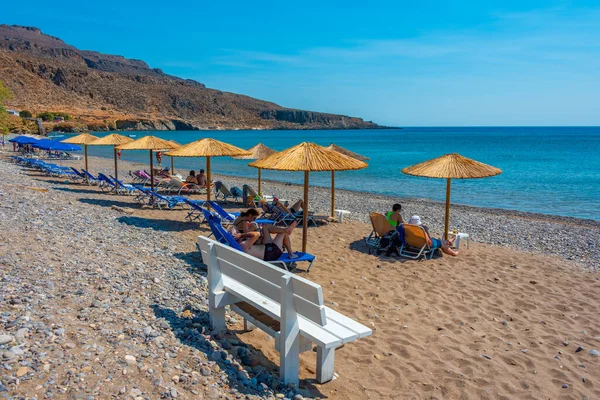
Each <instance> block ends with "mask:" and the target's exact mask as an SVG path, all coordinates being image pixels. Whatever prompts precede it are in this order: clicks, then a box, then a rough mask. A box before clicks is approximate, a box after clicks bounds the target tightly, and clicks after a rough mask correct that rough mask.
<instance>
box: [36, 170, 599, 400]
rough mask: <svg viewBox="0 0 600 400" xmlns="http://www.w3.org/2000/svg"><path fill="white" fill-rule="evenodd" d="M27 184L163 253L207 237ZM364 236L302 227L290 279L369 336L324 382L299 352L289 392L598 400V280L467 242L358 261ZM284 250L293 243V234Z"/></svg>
mask: <svg viewBox="0 0 600 400" xmlns="http://www.w3.org/2000/svg"><path fill="white" fill-rule="evenodd" d="M105 162H106V168H110V165H111V164H110V163H111V161H110V160H106V161H105ZM36 179H39V180H46V181H53V182H54V183H55V185H54V186H55V187H56V188H57V189H61V190H69V191H71V192H72V196H73V199H74V200H80V199H92V200H93V199H96V200H97V201H92V200H86V201H87V202H88V204H90V207H89V208H90V212H93V210H94V208H96V207H110V206H111V203H112V202H114V203H115V204H118V205H120V206H130V207H131V208H132V209H133V210H134V211H133V215H131V216H130V218H128V221H130V223H132V224H136V223H139V221H142V220H143V221H145V223H150V225H151V226H153V227H154V229H156V230H161V231H169V232H171V233H172V234H173V235H178V236H179V237H181V238H183V239H185V240H184V243H186V245H185V248H183V249H173V252H175V251H184V252H189V253H192V252H195V247H194V246H195V241H196V237H197V236H198V235H207V234H208V233H209V231H208V229H207V227H205V226H199V225H198V224H197V223H188V222H184V218H183V217H184V216H185V211H157V210H152V209H148V208H141V207H140V206H139V205H137V204H136V203H133V200H132V198H131V197H126V196H114V195H108V194H103V193H100V192H99V190H97V189H96V188H89V187H86V186H81V185H76V184H70V185H66V184H63V183H60V182H57V179H56V178H41V177H39V178H38V177H36ZM130 203H131V204H130ZM381 211H385V210H381ZM124 223H127V222H124ZM370 230H371V229H370V226H369V225H367V224H365V223H362V222H357V221H348V222H347V223H343V224H337V223H332V224H330V225H328V226H323V227H319V228H312V229H310V230H309V235H308V250H309V252H311V253H312V254H314V255H316V256H317V260H316V262H315V264H314V266H313V268H312V270H311V272H310V274H306V273H304V272H299V274H300V275H301V276H304V277H306V278H308V279H310V280H312V281H314V282H317V283H319V284H320V285H322V287H323V290H324V298H325V300H326V303H327V305H328V306H329V307H332V308H335V309H337V310H338V311H340V312H342V313H343V314H345V315H347V316H349V317H352V318H355V319H356V320H358V321H360V322H361V323H363V324H365V325H367V326H370V327H372V329H373V335H372V336H370V337H368V338H365V339H362V340H359V341H357V342H354V343H351V344H348V345H346V346H344V347H343V348H342V349H339V350H338V351H336V364H335V372H336V373H337V374H339V377H338V378H337V379H336V380H334V381H332V382H330V383H327V384H324V385H318V384H316V383H313V382H312V381H311V379H313V378H314V372H315V371H314V365H315V355H314V354H311V353H304V354H302V356H301V379H302V380H303V381H302V383H301V387H306V388H307V389H309V390H311V393H312V396H314V397H321V398H332V399H363V398H373V399H388V398H398V399H421V398H428V399H430V398H432V399H459V398H460V399H517V398H518V399H557V398H564V399H584V398H589V399H597V398H600V381H599V379H600V357H598V356H593V355H591V354H590V350H600V318H599V317H598V310H599V309H600V295H599V293H600V275H599V274H598V273H595V272H589V271H584V270H583V269H582V268H581V267H580V266H579V265H577V264H575V263H573V262H569V261H565V260H563V259H561V258H559V257H556V256H545V255H540V254H531V253H525V252H520V251H517V250H513V249H508V248H503V247H497V246H492V245H486V244H482V243H475V242H471V244H470V248H469V249H466V248H465V247H464V245H463V246H461V250H462V252H461V254H460V256H459V257H449V256H445V257H442V258H435V259H433V260H428V261H413V260H404V259H397V258H388V257H383V256H376V255H370V254H368V252H367V249H366V247H365V245H364V242H363V239H362V238H363V237H364V236H366V235H367V234H368V233H369V232H370ZM293 243H294V244H296V247H298V246H299V244H300V243H301V231H300V230H299V229H298V230H297V231H295V232H294V234H293ZM195 257H196V256H194V258H193V259H194V260H197V262H198V264H199V263H200V258H199V256H198V257H197V258H195ZM231 329H232V330H240V329H241V323H240V322H238V323H237V324H236V325H234V326H231ZM236 334H237V336H239V338H240V339H241V340H242V341H243V342H245V343H248V344H249V345H250V348H251V349H252V348H254V349H256V350H259V351H260V352H262V353H263V354H264V355H265V356H266V357H267V358H268V360H270V363H269V362H268V361H266V360H264V361H263V362H264V363H265V364H266V365H272V364H274V365H278V354H277V352H276V351H275V350H274V348H273V342H272V339H271V338H270V337H269V336H267V335H266V334H264V333H262V332H260V331H258V330H257V331H253V332H249V333H242V332H236ZM580 346H581V347H582V348H583V349H582V351H579V352H577V349H578V347H580Z"/></svg>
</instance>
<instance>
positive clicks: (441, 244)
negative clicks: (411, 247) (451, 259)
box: [408, 215, 459, 256]
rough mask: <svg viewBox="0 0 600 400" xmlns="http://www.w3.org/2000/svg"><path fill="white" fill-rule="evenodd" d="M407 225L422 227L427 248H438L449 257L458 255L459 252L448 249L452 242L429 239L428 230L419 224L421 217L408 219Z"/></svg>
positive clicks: (415, 216) (414, 216) (416, 216)
mask: <svg viewBox="0 0 600 400" xmlns="http://www.w3.org/2000/svg"><path fill="white" fill-rule="evenodd" d="M408 223H409V225H419V226H421V227H423V230H424V231H425V238H426V239H427V245H428V246H429V247H432V248H440V249H442V252H443V253H446V254H448V255H450V256H457V255H458V253H459V251H458V250H454V249H452V248H451V247H450V246H452V244H453V242H452V241H450V240H442V239H436V238H432V237H430V236H429V228H427V227H426V226H425V225H423V224H422V223H421V217H419V216H418V215H413V216H412V217H410V219H409V220H408Z"/></svg>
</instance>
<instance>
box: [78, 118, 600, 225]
mask: <svg viewBox="0 0 600 400" xmlns="http://www.w3.org/2000/svg"><path fill="white" fill-rule="evenodd" d="M123 134H125V135H136V136H137V138H140V137H142V136H144V135H156V136H158V137H161V138H164V139H172V140H175V141H177V142H179V143H182V144H185V143H189V142H192V141H194V140H198V139H200V138H203V137H211V138H214V139H218V140H222V141H225V142H227V143H231V144H234V145H236V146H239V147H242V148H249V147H252V146H254V145H255V144H256V143H258V142H262V143H264V144H265V145H267V146H269V147H271V148H273V149H275V150H283V149H286V148H288V147H290V146H293V145H296V144H298V143H300V142H303V141H310V142H315V143H318V144H321V145H324V146H327V145H329V144H330V143H336V144H337V145H339V146H342V147H345V148H347V149H349V150H352V151H354V152H357V153H359V154H363V155H365V156H367V157H369V158H370V161H368V163H369V167H368V168H366V169H364V170H360V171H348V172H338V173H336V187H337V188H343V189H348V190H356V191H363V192H371V193H379V194H384V195H390V196H399V197H412V198H426V199H433V200H439V201H443V200H444V198H445V185H446V182H445V181H444V180H442V179H428V178H416V177H413V176H408V175H404V174H403V173H402V172H401V171H400V170H401V169H402V168H404V167H406V166H410V165H413V164H416V163H419V162H422V161H425V160H428V159H431V158H434V157H438V156H441V155H443V154H446V153H453V152H456V153H459V154H461V155H463V156H465V157H469V158H473V159H475V160H477V161H481V162H483V163H486V164H490V165H493V166H495V167H498V168H500V169H502V171H503V172H502V174H501V175H498V176H495V177H491V178H485V179H468V180H453V182H452V203H453V204H466V205H472V206H478V207H494V208H504V209H510V210H519V211H527V212H537V213H544V214H553V215H563V216H570V217H578V218H590V219H594V220H600V128H596V127H523V128H521V127H508V128H501V127H494V128H483V127H482V128H404V129H386V130H351V131H327V130H326V131H166V132H165V131H138V132H124V133H123ZM97 135H98V136H102V135H103V134H102V133H100V134H97ZM88 152H89V154H90V155H96V156H103V157H110V158H112V148H111V147H94V146H90V147H89V148H88ZM122 154H123V159H125V160H131V161H139V162H145V163H147V162H148V152H147V151H123V152H122ZM247 164H248V161H244V160H234V159H231V158H229V157H219V158H213V159H212V160H211V166H212V171H213V173H219V174H225V175H236V176H247V177H248V178H249V180H248V181H249V182H250V183H253V184H255V182H256V169H254V168H250V167H248V166H247ZM163 165H167V166H169V165H170V160H169V158H168V157H164V159H163ZM204 165H205V160H204V159H203V158H176V159H175V169H176V170H177V171H178V172H180V173H182V175H184V173H187V171H188V170H190V169H195V170H198V169H200V168H204ZM92 171H93V168H92ZM263 177H264V179H270V180H278V181H284V182H293V183H301V182H302V179H303V174H302V173H292V172H277V171H264V173H263ZM310 178H311V184H312V185H319V186H325V187H329V185H330V179H331V178H330V173H311V176H310Z"/></svg>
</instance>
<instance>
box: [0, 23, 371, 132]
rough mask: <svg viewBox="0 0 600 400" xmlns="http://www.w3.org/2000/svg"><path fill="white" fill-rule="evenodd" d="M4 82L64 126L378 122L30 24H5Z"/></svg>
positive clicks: (1, 40)
mask: <svg viewBox="0 0 600 400" xmlns="http://www.w3.org/2000/svg"><path fill="white" fill-rule="evenodd" d="M0 80H2V81H4V83H5V85H6V86H7V87H8V88H10V90H11V91H12V92H13V94H14V96H13V98H12V99H11V100H9V102H8V104H7V105H8V106H9V108H15V109H18V110H23V109H27V110H29V111H32V112H33V113H34V114H37V113H39V112H43V111H51V112H52V111H54V112H66V113H68V114H70V115H72V116H73V120H72V121H70V122H68V123H63V124H62V127H63V128H64V129H74V130H79V129H92V130H109V129H110V130H112V129H132V130H140V129H159V130H182V129H361V128H378V126H377V125H376V124H374V123H372V122H367V121H363V120H362V119H360V118H354V117H347V116H343V115H335V114H325V113H318V112H312V111H303V110H294V109H289V108H284V107H281V106H279V105H277V104H274V103H271V102H267V101H263V100H258V99H254V98H251V97H248V96H243V95H239V94H235V93H227V92H222V91H219V90H215V89H209V88H206V86H205V85H203V84H202V83H199V82H196V81H193V80H190V79H181V78H178V77H175V76H171V75H168V74H165V73H164V72H163V71H161V70H160V69H158V68H150V67H149V66H148V65H147V64H146V63H145V62H144V61H140V60H131V59H127V58H124V57H122V56H117V55H107V54H101V53H98V52H95V51H83V50H78V49H77V48H75V47H73V46H71V45H68V44H66V43H64V42H63V41H62V40H60V39H58V38H55V37H53V36H49V35H46V34H44V33H42V32H41V31H40V30H39V29H37V28H32V27H23V26H15V25H12V26H10V25H0ZM50 128H52V127H50Z"/></svg>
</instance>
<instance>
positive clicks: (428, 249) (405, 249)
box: [398, 224, 442, 259]
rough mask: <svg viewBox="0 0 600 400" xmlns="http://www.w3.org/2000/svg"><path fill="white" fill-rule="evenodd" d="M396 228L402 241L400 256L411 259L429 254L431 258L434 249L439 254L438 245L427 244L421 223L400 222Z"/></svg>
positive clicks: (425, 256) (440, 250) (425, 257)
mask: <svg viewBox="0 0 600 400" xmlns="http://www.w3.org/2000/svg"><path fill="white" fill-rule="evenodd" d="M398 230H399V231H400V239H401V241H402V246H401V247H400V256H402V257H407V258H412V259H417V258H419V257H423V258H424V259H427V258H428V257H427V256H429V258H430V259H431V258H432V257H433V255H434V254H435V252H436V251H439V252H440V254H441V252H442V249H441V248H440V247H433V246H429V245H428V244H427V233H426V232H425V229H424V228H423V227H422V226H421V225H410V224H400V225H399V226H398Z"/></svg>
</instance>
